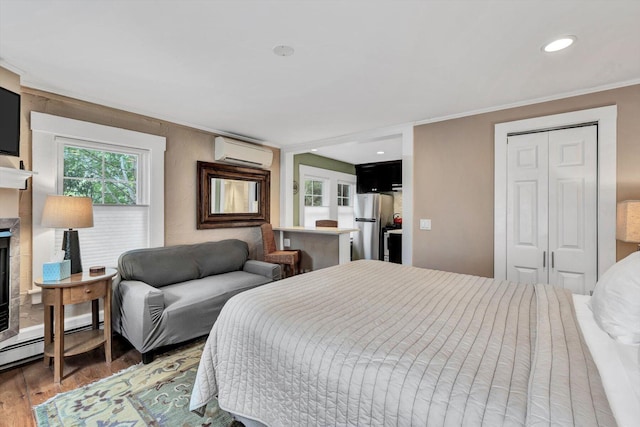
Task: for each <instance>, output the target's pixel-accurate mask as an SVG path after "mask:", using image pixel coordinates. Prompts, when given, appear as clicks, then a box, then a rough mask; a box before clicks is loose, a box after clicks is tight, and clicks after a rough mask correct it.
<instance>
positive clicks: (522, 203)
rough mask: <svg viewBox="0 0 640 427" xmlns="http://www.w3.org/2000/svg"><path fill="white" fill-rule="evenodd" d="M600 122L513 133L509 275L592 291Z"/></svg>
mask: <svg viewBox="0 0 640 427" xmlns="http://www.w3.org/2000/svg"><path fill="white" fill-rule="evenodd" d="M597 131H598V128H597V125H595V124H590V125H585V126H580V127H573V128H567V129H556V130H549V131H541V132H534V133H525V134H517V135H510V136H509V137H508V140H507V279H508V280H510V281H513V282H520V283H530V284H535V283H548V284H552V285H557V286H560V287H563V288H566V289H569V290H571V292H573V293H577V294H586V293H588V292H589V291H590V290H593V288H594V287H595V284H596V281H597V245H598V242H597V227H598V226H597V214H598V213H597V198H598V196H597V180H598V170H597V157H598V141H597Z"/></svg>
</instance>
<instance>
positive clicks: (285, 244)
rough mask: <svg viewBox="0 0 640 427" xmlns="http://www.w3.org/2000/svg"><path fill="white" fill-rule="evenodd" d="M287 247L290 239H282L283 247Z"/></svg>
mask: <svg viewBox="0 0 640 427" xmlns="http://www.w3.org/2000/svg"><path fill="white" fill-rule="evenodd" d="M289 246H291V239H284V247H285V248H288V247H289Z"/></svg>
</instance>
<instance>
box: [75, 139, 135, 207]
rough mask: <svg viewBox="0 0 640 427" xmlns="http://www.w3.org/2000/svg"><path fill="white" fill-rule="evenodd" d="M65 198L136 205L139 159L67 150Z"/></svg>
mask: <svg viewBox="0 0 640 427" xmlns="http://www.w3.org/2000/svg"><path fill="white" fill-rule="evenodd" d="M63 194H64V195H65V196H83V197H91V199H92V200H93V203H94V204H97V205H136V204H137V203H138V156H137V155H136V154H129V153H117V152H111V151H103V150H93V149H90V148H83V147H74V146H70V145H69V146H65V147H64V177H63Z"/></svg>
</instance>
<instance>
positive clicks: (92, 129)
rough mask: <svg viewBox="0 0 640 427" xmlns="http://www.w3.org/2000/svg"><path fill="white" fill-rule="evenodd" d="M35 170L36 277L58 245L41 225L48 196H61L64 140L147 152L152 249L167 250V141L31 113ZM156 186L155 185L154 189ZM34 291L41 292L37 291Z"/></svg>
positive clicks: (51, 234)
mask: <svg viewBox="0 0 640 427" xmlns="http://www.w3.org/2000/svg"><path fill="white" fill-rule="evenodd" d="M31 130H32V146H33V149H32V158H33V167H34V168H35V169H37V170H38V172H39V173H38V175H35V176H34V177H33V209H32V214H33V215H32V221H33V248H34V250H33V256H32V266H33V271H34V274H35V272H37V271H40V268H41V266H42V263H43V262H46V261H48V260H49V258H50V256H51V254H50V250H51V249H53V246H54V241H55V232H54V230H53V229H50V228H45V227H42V226H41V225H40V223H41V222H42V210H43V209H44V200H45V198H46V195H47V194H57V193H58V192H57V185H58V175H59V174H58V168H59V167H60V165H58V164H54V165H53V166H52V159H56V158H57V155H58V150H59V148H58V145H59V144H60V143H62V142H61V137H62V138H69V139H76V140H84V141H91V142H96V143H102V144H108V145H114V146H119V147H135V148H138V149H141V150H145V151H146V153H147V154H145V156H148V160H149V161H148V164H149V167H150V169H151V170H150V171H149V175H148V176H149V180H148V182H147V183H146V185H147V186H148V187H147V191H146V192H145V203H147V204H148V205H149V245H150V246H151V247H158V246H164V152H165V150H166V138H165V137H163V136H157V135H150V134H146V133H142V132H136V131H131V130H126V129H120V128H115V127H111V126H104V125H99V124H95V123H90V122H84V121H81V120H75V119H69V118H66V117H58V116H53V115H50V114H44V113H38V112H31ZM54 163H56V162H55V161H54ZM151 182H153V185H151ZM34 291H36V292H37V289H36V288H35V287H34Z"/></svg>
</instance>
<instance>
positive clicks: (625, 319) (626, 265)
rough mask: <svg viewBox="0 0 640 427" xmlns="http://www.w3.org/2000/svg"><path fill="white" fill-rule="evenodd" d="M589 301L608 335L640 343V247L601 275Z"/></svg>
mask: <svg viewBox="0 0 640 427" xmlns="http://www.w3.org/2000/svg"><path fill="white" fill-rule="evenodd" d="M590 305H591V310H592V311H593V316H594V318H595V319H596V322H597V323H598V326H600V328H602V330H603V331H605V332H606V333H607V334H609V336H611V337H612V338H614V339H616V340H618V341H620V342H621V343H624V344H639V343H640V251H639V252H634V253H632V254H631V255H629V256H628V257H626V258H624V259H622V260H620V261H619V262H618V263H617V264H615V265H614V266H613V267H611V268H610V269H609V270H607V271H606V272H605V273H604V274H603V275H602V277H601V278H600V280H598V283H597V284H596V288H595V290H594V291H593V296H592V297H591V301H590Z"/></svg>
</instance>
